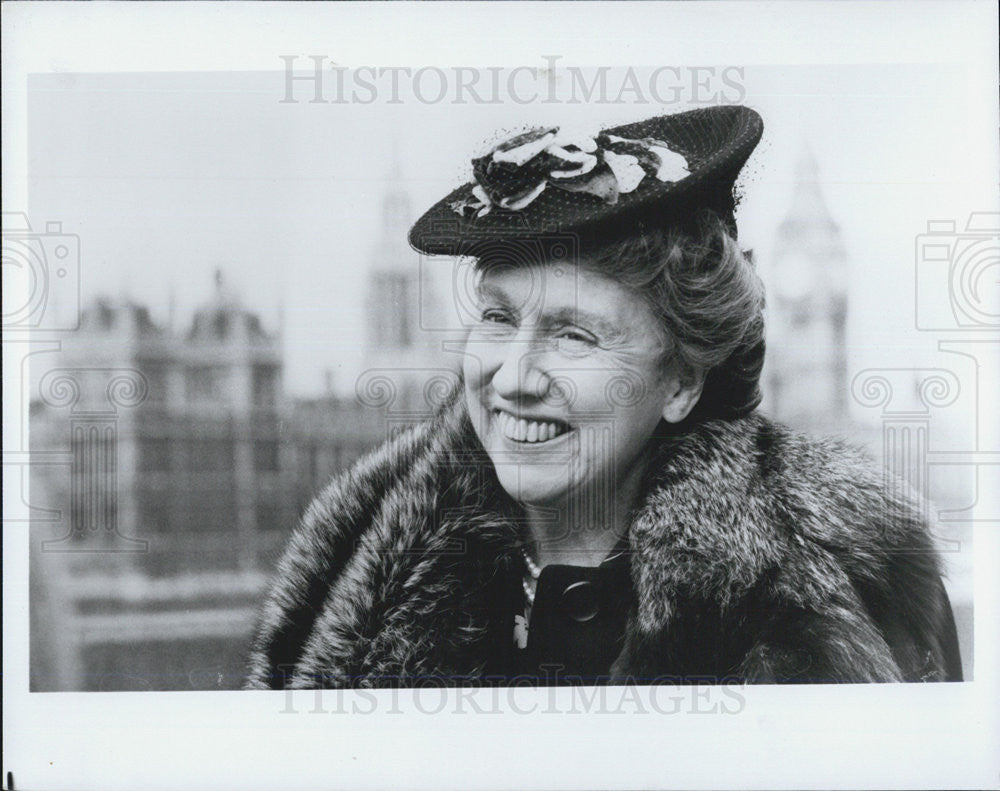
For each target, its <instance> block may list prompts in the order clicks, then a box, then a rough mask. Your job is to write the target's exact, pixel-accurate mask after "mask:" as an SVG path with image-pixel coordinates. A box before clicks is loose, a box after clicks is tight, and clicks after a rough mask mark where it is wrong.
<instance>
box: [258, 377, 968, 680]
mask: <svg viewBox="0 0 1000 791" xmlns="http://www.w3.org/2000/svg"><path fill="white" fill-rule="evenodd" d="M919 514H920V511H919V510H918V509H917V508H915V507H914V506H913V504H912V503H910V502H908V501H906V500H903V499H900V498H896V497H893V496H891V494H887V493H886V492H885V491H884V487H883V485H882V481H881V476H879V475H876V474H874V473H873V472H872V471H871V468H870V467H869V465H868V464H867V463H865V462H864V461H863V459H861V458H860V457H859V455H858V454H857V452H855V451H853V450H852V449H850V448H848V447H845V446H843V445H841V444H839V443H834V442H823V441H816V440H808V439H805V438H803V437H801V436H798V435H795V434H793V433H791V432H789V431H788V430H786V429H784V428H782V427H779V426H777V425H775V424H773V423H771V422H769V421H768V420H766V419H765V418H762V417H760V416H756V415H754V416H750V417H746V418H742V419H738V420H730V421H723V420H716V421H706V422H702V423H698V424H695V425H693V426H689V427H685V428H684V429H683V430H681V431H674V432H670V433H664V435H663V436H659V437H657V438H655V439H654V442H653V447H652V452H651V464H650V465H649V472H648V475H647V479H646V481H645V483H644V488H643V496H642V498H641V504H640V506H639V507H638V509H637V510H636V512H635V514H634V517H633V519H632V521H631V526H630V532H629V540H630V544H631V548H632V561H631V562H632V578H633V584H634V588H635V592H636V601H637V605H636V607H635V609H634V611H633V613H632V614H631V617H630V619H629V623H628V627H627V631H626V641H625V648H624V650H623V651H622V654H621V656H619V658H618V660H617V661H616V662H615V665H614V666H613V668H612V673H613V675H615V676H620V677H627V676H639V675H642V676H644V677H649V676H651V675H652V676H663V675H674V676H679V677H692V676H698V677H699V678H705V677H706V676H711V677H712V678H715V679H717V680H718V679H720V678H722V677H727V678H737V679H741V680H746V681H775V680H781V681H788V680H798V681H807V680H808V681H876V680H878V681H883V680H901V679H914V680H916V679H919V678H934V679H936V678H944V677H954V676H955V674H956V672H960V671H957V670H956V669H955V667H954V666H955V664H956V662H957V660H956V659H955V658H954V657H952V658H951V659H949V656H950V654H949V651H950V650H951V649H950V648H949V645H948V643H949V641H950V640H952V641H953V637H952V635H951V634H945V633H946V632H947V631H948V622H949V621H950V615H951V614H950V610H949V609H947V600H946V598H945V599H943V598H942V597H943V589H942V587H941V583H940V578H939V569H938V561H937V555H936V554H935V552H934V549H933V546H932V543H931V540H930V536H929V533H928V531H927V528H926V525H925V524H924V522H923V520H922V519H921V518H920V516H919ZM518 539H519V522H518V512H517V510H516V508H515V507H514V506H513V504H512V503H511V502H510V501H509V498H508V497H507V496H506V494H505V493H504V492H503V491H502V490H501V488H500V486H499V483H498V482H497V480H496V477H495V474H494V472H493V467H492V464H491V463H490V461H489V459H488V457H486V455H485V454H484V452H483V451H482V449H481V447H480V445H479V443H478V441H477V440H476V438H475V435H474V433H473V431H472V427H471V424H470V422H469V419H468V417H467V415H466V413H465V411H464V406H463V403H462V401H461V399H459V398H458V397H457V396H455V397H453V398H452V399H451V401H450V402H449V403H448V404H447V405H446V406H445V407H444V408H443V409H442V411H441V412H440V414H439V415H438V416H437V417H436V418H435V419H434V420H432V421H429V422H428V423H425V424H422V425H420V426H417V427H415V428H412V429H409V430H407V431H405V432H403V433H402V434H400V435H398V436H397V437H396V438H394V439H393V440H391V441H390V442H389V443H387V444H386V445H384V446H383V447H381V448H379V449H378V450H376V451H374V452H373V453H372V454H370V455H369V456H367V457H366V458H365V459H363V460H362V461H361V462H360V463H359V464H357V465H356V466H355V467H354V468H353V469H352V470H350V471H348V472H347V473H344V474H343V475H341V476H339V477H338V478H336V479H335V480H334V481H333V482H332V483H331V484H330V485H329V487H328V488H327V489H326V490H325V491H324V492H323V493H322V494H321V495H320V496H319V497H318V498H317V499H316V501H315V502H314V503H313V505H312V506H311V507H310V509H309V511H308V512H307V514H306V516H305V517H304V519H303V521H302V523H301V525H300V526H299V528H298V529H297V530H296V532H295V534H294V535H293V537H292V540H291V542H290V545H289V548H288V550H287V551H286V553H285V555H284V557H283V558H282V560H281V562H280V564H279V568H278V573H277V578H276V582H275V585H274V587H273V588H272V590H271V593H270V595H269V597H268V599H267V601H266V602H265V604H264V607H263V609H262V613H261V618H260V624H259V628H258V632H257V637H256V639H255V643H254V648H253V652H252V656H251V664H250V676H249V680H248V686H249V687H258V688H268V687H276V686H282V685H283V684H284V685H290V686H299V687H310V686H316V685H318V684H319V685H339V684H345V683H346V684H357V683H361V684H369V683H371V684H376V683H390V682H389V681H388V680H390V679H398V678H399V677H403V678H404V679H405V678H413V677H415V676H418V675H428V674H429V675H445V676H451V677H455V676H462V677H467V676H478V675H481V674H483V673H484V672H486V671H487V670H488V669H489V655H490V648H489V646H490V644H491V641H492V640H495V639H497V634H499V633H502V632H503V631H504V630H506V629H507V625H506V624H505V623H503V624H501V623H498V622H497V614H496V613H497V608H496V601H495V598H494V593H493V589H494V587H495V585H494V583H495V581H496V579H497V577H498V575H499V573H500V572H502V571H504V570H505V569H507V568H511V567H512V565H511V564H513V563H515V562H516V559H515V558H516V551H517V549H516V547H517V542H518ZM951 629H952V633H953V625H952V627H951ZM943 634H944V635H945V637H942V635H943ZM508 639H509V638H508ZM954 653H955V655H956V656H957V649H955V651H954Z"/></svg>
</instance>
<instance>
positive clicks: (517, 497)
mask: <svg viewBox="0 0 1000 791" xmlns="http://www.w3.org/2000/svg"><path fill="white" fill-rule="evenodd" d="M503 466H505V467H507V469H506V470H504V469H503V468H502V467H501V468H500V469H498V478H499V480H500V485H501V486H502V487H503V489H504V491H505V492H507V494H508V495H510V497H511V499H512V500H514V501H515V502H518V503H521V505H531V506H539V507H541V506H548V505H553V504H556V503H559V502H561V501H562V500H563V499H565V497H566V492H567V491H568V490H569V485H568V481H567V480H566V478H565V469H563V470H562V472H563V477H562V478H561V479H557V478H555V479H554V478H552V477H551V473H552V472H553V470H552V468H549V469H548V470H547V471H541V470H537V469H533V468H532V466H531V465H524V466H519V467H517V468H514V467H513V465H503ZM545 472H548V473H549V476H546V475H545Z"/></svg>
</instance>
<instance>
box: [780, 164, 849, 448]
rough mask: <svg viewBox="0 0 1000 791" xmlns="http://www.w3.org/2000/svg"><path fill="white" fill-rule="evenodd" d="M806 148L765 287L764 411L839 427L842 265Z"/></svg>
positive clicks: (843, 366) (843, 390) (843, 357)
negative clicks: (766, 347)
mask: <svg viewBox="0 0 1000 791" xmlns="http://www.w3.org/2000/svg"><path fill="white" fill-rule="evenodd" d="M818 172H819V169H818V166H817V164H816V160H815V158H814V157H813V155H812V153H811V152H810V151H809V150H808V149H804V150H803V152H802V154H801V155H800V157H799V160H798V162H797V164H796V169H795V187H794V190H793V197H792V205H791V208H790V209H789V211H788V214H787V215H786V216H785V219H784V220H783V221H782V223H781V225H779V226H778V231H777V238H776V240H775V246H774V252H773V255H772V261H771V267H770V277H769V278H768V280H769V282H768V283H767V296H768V305H769V310H768V317H767V318H768V330H767V344H768V353H767V364H766V365H765V368H764V390H765V402H764V408H765V411H767V412H768V413H769V414H770V415H771V416H773V417H775V418H777V419H778V420H781V421H783V422H786V423H789V424H791V425H793V426H795V427H797V428H807V429H808V428H811V429H820V430H822V429H829V430H832V431H836V430H838V429H842V428H843V427H844V424H845V423H846V421H847V420H848V407H847V346H846V337H845V331H846V320H847V271H846V270H847V262H846V255H845V252H844V247H843V243H842V241H841V235H840V228H839V227H838V226H837V224H836V223H835V222H834V221H833V218H832V217H831V216H830V212H829V210H828V209H827V206H826V202H825V201H824V200H823V195H822V193H821V191H820V185H819V180H818Z"/></svg>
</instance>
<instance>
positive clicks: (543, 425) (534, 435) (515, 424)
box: [493, 411, 569, 442]
mask: <svg viewBox="0 0 1000 791" xmlns="http://www.w3.org/2000/svg"><path fill="white" fill-rule="evenodd" d="M493 414H494V415H495V416H496V420H497V423H498V425H499V427H500V433H501V434H503V435H504V436H505V437H507V439H512V440H514V441H515V442H548V441H549V440H550V439H554V438H555V437H558V436H559V435H561V434H565V433H566V432H567V431H569V426H567V425H565V424H563V423H550V422H548V421H537V420H525V419H524V418H520V419H519V418H516V417H514V416H513V415H510V414H507V413H506V412H500V411H495V412H494V413H493Z"/></svg>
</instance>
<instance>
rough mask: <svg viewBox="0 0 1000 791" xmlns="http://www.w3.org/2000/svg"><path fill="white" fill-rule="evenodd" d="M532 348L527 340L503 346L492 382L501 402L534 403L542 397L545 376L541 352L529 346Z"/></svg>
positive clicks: (545, 385) (545, 383)
mask: <svg viewBox="0 0 1000 791" xmlns="http://www.w3.org/2000/svg"><path fill="white" fill-rule="evenodd" d="M536 345H537V344H536ZM536 345H533V344H532V343H531V342H530V341H512V342H510V343H507V344H505V345H504V348H503V351H502V354H501V355H500V356H499V359H498V362H499V366H498V367H497V368H496V370H495V371H494V373H493V380H492V385H493V389H494V391H496V394H497V395H498V396H500V397H501V398H503V399H504V400H506V401H517V400H525V399H531V400H536V399H541V398H543V397H544V396H545V391H546V390H547V388H548V382H549V377H548V375H547V374H546V373H545V370H544V366H543V359H542V358H543V355H542V354H540V351H541V350H540V349H538V348H534V347H533V346H536Z"/></svg>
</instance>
